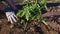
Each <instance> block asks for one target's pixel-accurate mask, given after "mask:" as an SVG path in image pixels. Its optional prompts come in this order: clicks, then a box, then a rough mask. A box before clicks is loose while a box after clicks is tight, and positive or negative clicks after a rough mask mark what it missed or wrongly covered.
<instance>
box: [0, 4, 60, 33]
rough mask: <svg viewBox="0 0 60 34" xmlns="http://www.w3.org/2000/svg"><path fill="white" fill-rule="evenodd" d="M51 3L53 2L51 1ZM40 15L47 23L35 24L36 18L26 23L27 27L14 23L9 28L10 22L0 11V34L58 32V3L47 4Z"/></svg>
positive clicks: (59, 24)
mask: <svg viewBox="0 0 60 34" xmlns="http://www.w3.org/2000/svg"><path fill="white" fill-rule="evenodd" d="M52 4H53V3H52ZM42 17H43V18H44V20H45V21H46V22H47V23H48V24H49V25H48V26H46V25H45V24H43V23H42V24H40V25H37V20H36V19H35V20H34V21H32V22H30V23H27V25H26V26H27V27H22V26H21V25H20V24H15V25H14V27H13V28H10V26H11V24H10V22H8V21H7V18H6V16H5V14H4V13H3V12H0V34H60V5H59V3H56V4H55V3H54V4H53V5H52V6H51V4H50V5H48V9H47V10H43V11H42ZM24 28H25V29H24Z"/></svg>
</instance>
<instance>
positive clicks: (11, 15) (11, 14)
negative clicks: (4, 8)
mask: <svg viewBox="0 0 60 34" xmlns="http://www.w3.org/2000/svg"><path fill="white" fill-rule="evenodd" d="M5 14H6V17H7V19H8V21H9V22H11V24H13V22H17V21H16V19H17V17H16V15H15V13H14V12H13V11H10V12H9V11H8V12H5Z"/></svg>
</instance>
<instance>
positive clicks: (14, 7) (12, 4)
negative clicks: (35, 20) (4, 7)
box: [6, 0, 17, 10]
mask: <svg viewBox="0 0 60 34" xmlns="http://www.w3.org/2000/svg"><path fill="white" fill-rule="evenodd" d="M6 1H7V2H8V4H9V6H11V8H12V9H13V10H16V9H17V7H16V6H15V4H14V2H13V0H6Z"/></svg>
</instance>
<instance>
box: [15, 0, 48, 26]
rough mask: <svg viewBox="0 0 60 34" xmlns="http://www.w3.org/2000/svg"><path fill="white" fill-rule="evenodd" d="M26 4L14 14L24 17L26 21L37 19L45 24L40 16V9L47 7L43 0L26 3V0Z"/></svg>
mask: <svg viewBox="0 0 60 34" xmlns="http://www.w3.org/2000/svg"><path fill="white" fill-rule="evenodd" d="M25 2H26V5H25V6H23V9H22V10H19V11H18V13H17V14H16V16H17V17H21V18H22V17H24V19H26V21H32V20H34V19H38V22H39V23H41V22H43V23H44V24H45V25H47V23H46V22H45V21H44V20H43V18H42V11H41V9H43V8H47V7H46V1H45V0H35V2H33V3H28V1H27V0H26V1H25Z"/></svg>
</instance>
